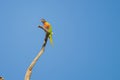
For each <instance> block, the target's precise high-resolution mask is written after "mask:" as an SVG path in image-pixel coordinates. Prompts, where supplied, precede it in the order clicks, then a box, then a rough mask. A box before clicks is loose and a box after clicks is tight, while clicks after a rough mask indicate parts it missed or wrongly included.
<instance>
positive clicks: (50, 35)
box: [41, 19, 53, 45]
mask: <svg viewBox="0 0 120 80" xmlns="http://www.w3.org/2000/svg"><path fill="white" fill-rule="evenodd" d="M41 22H42V23H43V27H44V28H45V29H47V30H48V32H49V33H50V34H49V40H50V44H51V45H53V39H52V35H53V32H52V26H51V24H50V23H49V22H47V21H46V20H45V19H41Z"/></svg>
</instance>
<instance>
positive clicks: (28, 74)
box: [24, 26, 50, 80]
mask: <svg viewBox="0 0 120 80" xmlns="http://www.w3.org/2000/svg"><path fill="white" fill-rule="evenodd" d="M38 27H39V28H41V29H43V30H44V31H45V32H46V35H45V38H44V42H43V45H42V48H41V50H40V52H39V53H38V55H37V56H36V57H35V58H34V60H33V61H32V63H31V64H30V66H29V67H28V69H27V71H26V74H25V79H24V80H30V77H31V74H32V69H33V67H34V66H35V64H36V62H37V61H38V59H39V58H40V56H41V55H42V54H43V52H44V50H45V46H46V43H47V40H48V37H49V34H50V33H49V32H48V30H47V29H45V28H44V27H42V26H38Z"/></svg>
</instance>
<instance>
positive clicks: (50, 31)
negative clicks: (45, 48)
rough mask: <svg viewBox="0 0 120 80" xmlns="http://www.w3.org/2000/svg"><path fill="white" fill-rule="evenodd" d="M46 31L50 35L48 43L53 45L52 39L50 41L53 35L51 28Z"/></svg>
mask: <svg viewBox="0 0 120 80" xmlns="http://www.w3.org/2000/svg"><path fill="white" fill-rule="evenodd" d="M48 31H49V33H50V35H49V40H50V43H51V45H53V39H52V34H53V32H52V26H50V29H49V30H48Z"/></svg>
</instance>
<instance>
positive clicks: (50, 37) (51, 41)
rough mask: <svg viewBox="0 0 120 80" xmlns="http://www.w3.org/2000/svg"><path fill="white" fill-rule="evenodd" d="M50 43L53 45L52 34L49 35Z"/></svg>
mask: <svg viewBox="0 0 120 80" xmlns="http://www.w3.org/2000/svg"><path fill="white" fill-rule="evenodd" d="M49 40H50V44H51V45H52V46H53V39H52V34H50V35H49Z"/></svg>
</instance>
